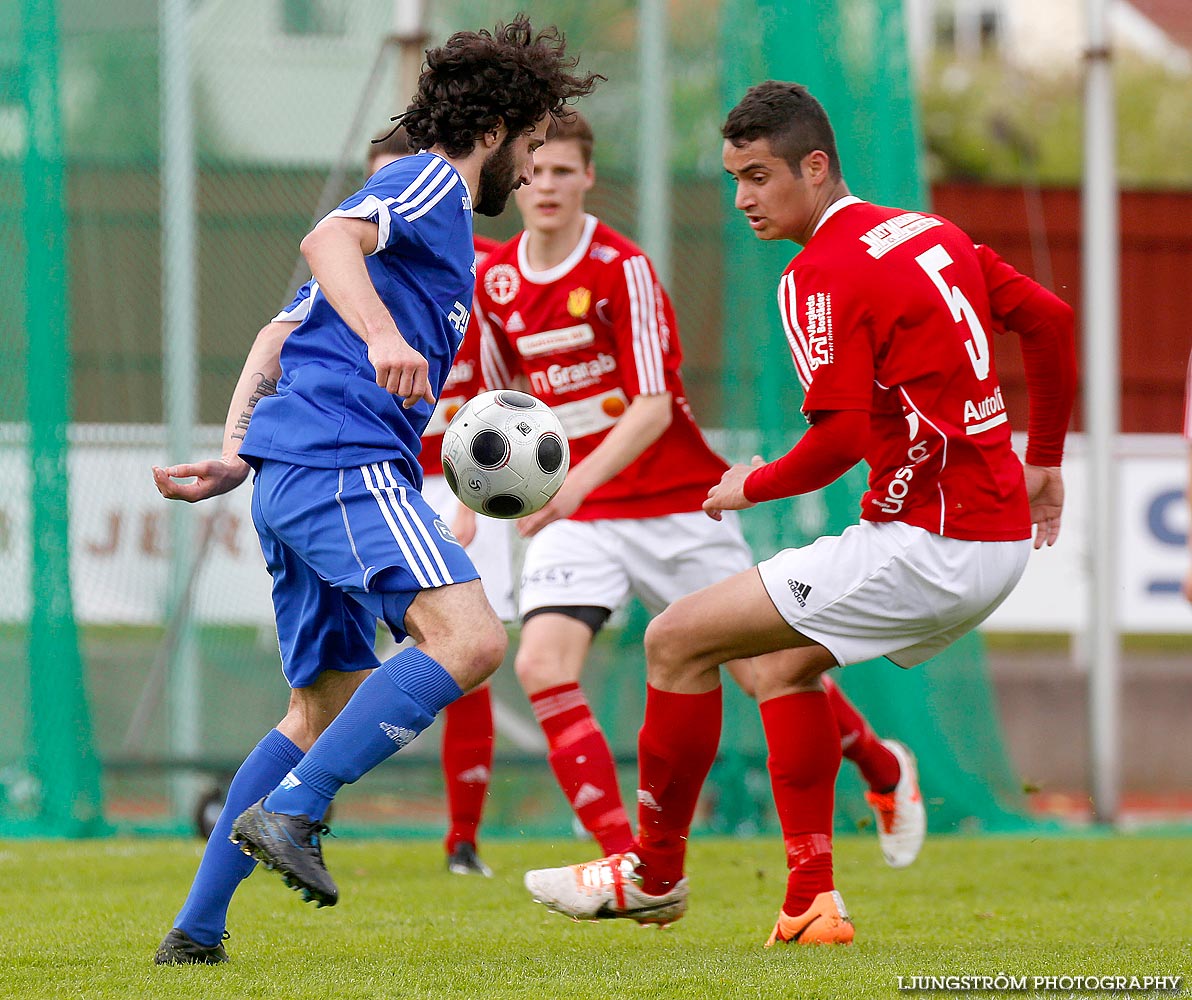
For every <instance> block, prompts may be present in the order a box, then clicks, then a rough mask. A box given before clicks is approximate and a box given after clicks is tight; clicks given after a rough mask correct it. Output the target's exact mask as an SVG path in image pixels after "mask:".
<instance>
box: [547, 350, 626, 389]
mask: <svg viewBox="0 0 1192 1000" xmlns="http://www.w3.org/2000/svg"><path fill="white" fill-rule="evenodd" d="M616 370H617V359H616V358H614V357H613V356H612V355H611V354H605V353H604V352H603V351H601V352H600V353H599V354H597V355H596V357H594V358H593V359H592V360H591V361H581V362H580V363H579V364H574V365H551V366H550V367H549V368H547V369H545V370H539V371H533V372H530V386H531V388H532V389H533V390H534V392H535V393H536V394H537V395H540V396H541V395H544V394H545V393H547V392H553V393H554V394H555V395H556V396H561V395H564V394H565V393H568V392H577V391H578V390H580V389H587V388H589V387H591V386H594V385H597V384H599V382H600V380H601V379H602V378H604V376H605V375H607V374H609V373H610V372H615V371H616Z"/></svg>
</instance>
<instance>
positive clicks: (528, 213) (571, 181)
mask: <svg viewBox="0 0 1192 1000" xmlns="http://www.w3.org/2000/svg"><path fill="white" fill-rule="evenodd" d="M595 182H596V174H595V171H594V170H593V169H592V165H591V164H590V163H587V164H586V163H584V154H583V150H582V149H581V147H580V144H579V140H578V139H556V140H554V141H553V142H548V143H547V144H546V145H545V146H543V147H542V148H541V149H540V150H538V152H537V153H536V154H535V155H534V183H533V184H531V185H530V186H529V187H525V188H522V189H520V190H519V191H518V192H517V194H515V195H514V198H515V199H516V201H517V210H518V211H519V212H521V217H522V222H523V223H524V224H525V227H526V228H527V229H529V230H531V231H537V232H543V233H547V232H555V231H558V230H563V229H566V228H568V227H569V226H572V225H574V224H575V222H576V220H577V219H579V217H580V216H581V215H583V212H584V195H585V194H587V192H588V191H590V190H591V188H592V185H593V184H594V183H595Z"/></svg>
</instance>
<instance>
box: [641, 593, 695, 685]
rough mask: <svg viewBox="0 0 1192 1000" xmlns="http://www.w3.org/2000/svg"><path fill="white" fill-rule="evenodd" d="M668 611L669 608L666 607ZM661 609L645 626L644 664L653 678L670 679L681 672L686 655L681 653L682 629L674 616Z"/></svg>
mask: <svg viewBox="0 0 1192 1000" xmlns="http://www.w3.org/2000/svg"><path fill="white" fill-rule="evenodd" d="M668 611H669V609H668ZM668 611H663V612H662V614H660V615H659V616H658V617H657V618H655V619H654V620H653V621H651V622H650V624H649V625H648V626H646V636H645V648H646V666H647V669H648V672H649V676H650V677H651V678H652V679H655V680H664V679H671V678H673V677H675V676H676V675H678V674H681V673H682V672H683V664H684V663H685V662H686V657H685V655H684V653H683V645H682V641H681V640H682V636H683V630H682V629H681V628H680V627H679V626H678V624H677V620H676V616H675V615H672V614H668Z"/></svg>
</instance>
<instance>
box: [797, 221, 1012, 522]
mask: <svg viewBox="0 0 1192 1000" xmlns="http://www.w3.org/2000/svg"><path fill="white" fill-rule="evenodd" d="M981 253H983V254H985V255H986V256H987V257H991V258H992V259H994V260H996V259H997V258H996V255H994V254H992V251H988V250H987V249H986V248H981V251H980V253H979V252H978V250H977V249H976V248H975V247H974V246H973V241H972V240H971V239H970V238H969V237H967V236H966V235H965V234H964V233H963V232H961V231H960V230H959V229H958V228H957V227H956V226H954V225H953V224H952V223H950V222H948V221H947V220H945V219H942V218H939V217H938V216H932V215H927V214H923V213H919V212H906V211H903V210H902V209H895V208H882V207H880V206H878V205H872V204H869V203H868V202H863V201H860V200H859V199H856V198H851V197H850V198H846V199H842V200H841V201H838V202H837V203H836V204H835V205H833V206H832V207H831V208H830V209H829V211H828V213H827V214H826V215H825V217H824V219H823V220H822V222H821V223H820V226H819V228H818V229H817V230H816V232H815V234H814V235H813V236H812V238H811V239H810V240H808V242H807V245H806V247H805V248H804V249H803V252H802V253H800V254H799V255H798V256H797V257H795V259H794V260H793V261H792V262H791V263H790V265H789V266H788V267H787V269H786V272H785V273H784V274H783V277H782V281H781V282H780V284H779V289H778V300H779V308H780V311H781V314H782V318H783V323H784V325H785V327H786V333H787V339H788V341H789V342H790V346H791V352H792V354H793V355H794V359H795V367H796V369H797V370H798V373H799V379H800V381H801V382H802V383H803V387H804V389H805V390H806V398H805V400H804V403H803V411H804V413H806V414H807V416H808V419H809V420H812V421H814V419H815V414H816V412H817V411H826V410H866V411H868V412H869V414H870V443H869V448H868V450H867V452H866V455H865V460H866V462H867V463H868V464H869V468H870V475H869V490H868V492H866V494H865V496H864V497H863V498H862V500H861V516H862V517H863V518H866V519H868V520H871V521H895V520H897V521H904V522H906V523H908V524H913V525H917V526H918V527H921V528H925V529H927V530H928V531H933V532H936V533H938V534H941V535H947V536H949V537H952V538H965V539H978V540H990V541H1003V540H1010V539H1022V538H1029V537H1030V533H1031V522H1030V509H1029V505H1028V503H1027V497H1026V487H1025V483H1024V481H1023V474H1022V465H1021V463H1020V462H1019V460H1018V458H1017V457H1016V456H1015V454H1014V452H1013V451H1012V450H1011V448H1010V424H1009V420H1008V418H1007V416H1006V408H1005V404H1004V402H1003V400H1002V391H1001V387H1000V386H999V384H998V379H997V372H996V370H995V368H994V364H993V354H992V344H991V343H990V336H991V334H992V333H993V332H995V331H999V332H1000V331H1002V330H1004V326H1003V324H1002V317H1004V316H1005V314H1006V313H1008V312H1010V311H1011V310H1012V309H1013V308H1014V307H1016V306H1017V305H1019V303H1020V302H1021V299H1022V294H1023V291H1022V289H1021V288H1019V287H1018V286H1017V285H1015V284H1013V283H1010V284H1006V285H1004V286H1002V287H1000V288H998V287H992V288H991V283H990V282H987V281H986V276H985V275H986V268H985V267H983V258H982V256H981V255H980V254H981ZM986 263H988V262H986ZM1007 270H1008V269H1007Z"/></svg>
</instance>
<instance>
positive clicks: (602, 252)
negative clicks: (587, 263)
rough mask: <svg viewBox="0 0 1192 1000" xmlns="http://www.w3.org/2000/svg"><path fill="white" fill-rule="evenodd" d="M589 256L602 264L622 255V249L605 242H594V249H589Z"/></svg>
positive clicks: (609, 262)
mask: <svg viewBox="0 0 1192 1000" xmlns="http://www.w3.org/2000/svg"><path fill="white" fill-rule="evenodd" d="M588 256H589V257H591V258H592V259H593V260H598V261H600V263H602V264H611V263H612V262H613V261H614V260H616V259H617V258H618V257H620V256H621V251H620V250H618V249H616V248H615V247H610V246H607V245H606V244H604V243H593V244H592V249H591V250H589V251H588Z"/></svg>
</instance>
